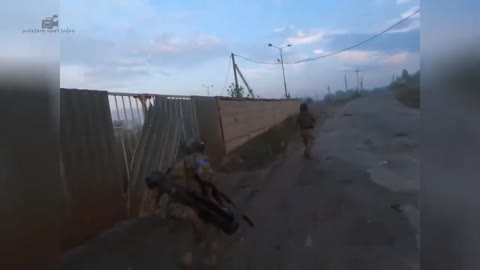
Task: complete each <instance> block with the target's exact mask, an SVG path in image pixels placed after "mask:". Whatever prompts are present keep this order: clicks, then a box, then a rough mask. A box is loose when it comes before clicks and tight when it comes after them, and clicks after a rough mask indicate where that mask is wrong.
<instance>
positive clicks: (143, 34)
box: [2, 0, 420, 98]
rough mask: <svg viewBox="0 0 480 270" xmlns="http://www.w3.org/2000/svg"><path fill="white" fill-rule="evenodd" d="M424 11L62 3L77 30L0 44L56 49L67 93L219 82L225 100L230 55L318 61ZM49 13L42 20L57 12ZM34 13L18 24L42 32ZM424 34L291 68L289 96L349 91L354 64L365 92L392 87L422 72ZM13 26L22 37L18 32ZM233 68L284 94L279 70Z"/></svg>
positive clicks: (278, 3)
mask: <svg viewBox="0 0 480 270" xmlns="http://www.w3.org/2000/svg"><path fill="white" fill-rule="evenodd" d="M19 1H24V0H19ZM46 1H50V0H46ZM419 5H420V3H419V1H418V0H362V1H358V0H324V1H318V0H304V1H301V4H300V1H293V0H263V1H258V0H257V1H254V0H223V1H222V0H204V1H200V0H197V1H193V0H184V1H167V0H135V1H133V0H132V1H128V0H103V1H100V0H95V1H93V0H68V1H67V0H65V1H60V6H58V4H57V7H58V10H59V12H58V15H59V19H58V21H59V27H60V28H61V29H66V28H68V29H71V30H73V31H74V33H61V34H58V35H43V37H42V38H41V41H40V40H36V42H37V43H39V42H41V43H42V44H41V45H35V47H33V45H31V43H27V42H24V43H21V44H13V43H12V44H10V43H4V44H3V45H2V47H3V52H6V51H7V52H9V54H10V55H12V54H15V51H16V50H18V49H19V48H23V49H24V50H27V49H28V50H29V54H30V57H31V56H35V57H45V48H46V47H47V46H51V48H52V50H51V51H50V52H49V54H51V55H50V56H51V57H52V58H58V59H59V61H60V71H59V72H60V84H61V87H64V88H78V89H91V90H108V91H115V92H134V93H140V92H143V93H154V94H168V95H174V94H175V95H207V89H206V88H205V87H203V86H202V85H213V87H212V88H210V94H211V95H225V94H226V85H228V84H230V83H232V82H234V76H233V71H232V68H231V59H230V54H231V53H235V54H237V55H240V56H244V57H247V58H250V59H254V60H257V61H264V62H275V61H277V58H279V51H278V50H277V49H275V48H273V47H268V46H267V44H269V43H272V44H274V45H277V46H283V45H287V44H291V45H292V46H291V47H288V48H285V49H284V61H285V62H286V63H288V62H292V61H296V60H301V59H304V58H308V57H316V56H321V55H323V54H327V53H330V52H334V51H337V50H340V49H343V48H345V47H348V46H350V45H353V44H355V43H358V42H361V41H363V40H364V39H367V38H369V37H371V36H372V35H375V34H377V33H379V32H381V31H383V30H384V29H386V28H387V27H389V26H391V25H392V24H394V23H396V22H397V21H399V20H401V19H402V18H404V17H406V16H408V15H409V14H411V13H413V12H414V11H415V10H417V9H419ZM39 8H41V7H39ZM24 9H25V8H24ZM24 9H22V12H23V13H25V10H24ZM45 10H46V11H45V16H44V17H48V16H51V15H53V14H51V15H50V14H49V13H47V12H48V11H47V9H45ZM32 12H33V11H32ZM27 13H28V12H27ZM36 14H37V17H38V10H37V11H36ZM25 16H26V15H25ZM33 17H34V16H30V17H29V18H28V20H27V19H25V20H23V21H22V26H21V27H20V28H23V29H26V28H40V26H41V24H40V22H38V21H39V20H40V21H41V20H42V19H44V18H38V19H36V18H33ZM17 28H18V26H17ZM419 28H420V14H417V15H416V16H415V17H413V18H412V19H410V20H408V21H406V22H404V23H403V24H401V25H399V26H398V27H396V28H395V29H393V30H392V31H390V32H389V33H386V34H384V35H382V36H381V37H379V38H377V39H375V40H373V41H371V42H369V43H366V44H364V45H362V46H360V47H357V48H355V49H353V50H350V51H346V52H343V53H340V54H337V55H334V56H331V57H327V58H323V59H320V60H317V61H312V62H307V63H302V64H296V65H285V75H286V82H287V87H288V90H289V92H291V94H292V96H297V97H305V96H311V97H316V96H320V97H321V96H323V95H324V94H325V93H326V91H327V87H328V86H330V88H331V89H332V90H337V89H344V88H345V86H344V76H345V75H346V76H347V79H348V84H349V86H350V87H355V86H356V77H355V73H354V72H353V70H354V68H356V67H358V69H359V70H360V75H361V76H362V77H363V81H364V87H365V88H374V87H380V86H384V85H386V84H388V83H389V82H390V81H391V79H392V75H393V74H401V71H402V69H407V70H408V71H409V72H411V73H413V72H416V71H417V70H418V69H419V68H420V53H419V51H420V29H419ZM13 30H15V31H16V32H15V31H13V32H15V33H16V34H17V35H18V30H19V29H13ZM13 32H12V33H13ZM34 35H36V34H29V35H26V36H29V39H32V36H34ZM40 35H42V34H40ZM46 36H48V37H46ZM25 39H27V38H25ZM17 40H18V39H17ZM29 44H30V45H29ZM28 46H31V47H28ZM40 47H41V48H42V49H38V48H40ZM236 63H237V65H238V67H239V69H240V70H241V72H242V73H243V75H244V76H245V78H246V80H247V82H248V83H249V85H250V86H251V87H252V89H253V91H254V92H255V94H256V95H259V96H260V97H265V98H280V97H282V95H283V94H284V88H283V79H282V69H281V66H280V65H261V64H257V63H252V62H249V61H246V60H244V59H242V58H239V57H237V58H236Z"/></svg>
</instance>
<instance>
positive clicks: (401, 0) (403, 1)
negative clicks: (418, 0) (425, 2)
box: [397, 0, 412, 5]
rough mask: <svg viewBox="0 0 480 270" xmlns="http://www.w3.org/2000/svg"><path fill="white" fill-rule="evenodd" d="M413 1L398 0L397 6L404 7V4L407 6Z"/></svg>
mask: <svg viewBox="0 0 480 270" xmlns="http://www.w3.org/2000/svg"><path fill="white" fill-rule="evenodd" d="M411 1H412V0H397V4H398V5H403V4H406V3H409V2H411Z"/></svg>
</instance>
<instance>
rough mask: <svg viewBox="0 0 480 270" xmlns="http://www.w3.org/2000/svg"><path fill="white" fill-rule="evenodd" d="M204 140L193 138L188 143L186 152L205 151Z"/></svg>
mask: <svg viewBox="0 0 480 270" xmlns="http://www.w3.org/2000/svg"><path fill="white" fill-rule="evenodd" d="M205 147H206V145H205V142H204V141H203V140H201V139H193V140H191V141H190V142H189V143H188V146H187V148H188V152H189V153H192V154H193V153H202V152H203V151H205Z"/></svg>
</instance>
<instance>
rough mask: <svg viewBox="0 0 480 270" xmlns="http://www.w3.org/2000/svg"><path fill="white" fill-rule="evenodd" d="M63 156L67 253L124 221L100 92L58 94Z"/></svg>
mask: <svg viewBox="0 0 480 270" xmlns="http://www.w3.org/2000/svg"><path fill="white" fill-rule="evenodd" d="M60 102H61V105H60V107H61V116H60V117H61V119H60V121H61V151H62V153H61V156H62V165H63V166H62V167H63V168H62V169H63V177H64V182H65V186H66V188H65V192H66V193H67V194H66V196H65V197H66V200H67V201H66V202H65V205H66V207H67V215H66V219H65V221H64V225H63V235H62V247H63V248H67V247H70V246H73V245H76V244H78V243H81V242H82V241H84V240H86V239H88V238H89V237H91V236H93V235H95V234H96V233H98V232H99V231H101V230H103V229H106V228H108V227H110V226H112V225H113V224H115V223H117V222H119V221H121V220H122V219H123V218H125V201H124V199H123V197H122V190H121V183H120V181H119V179H120V167H119V166H118V161H117V155H116V153H115V151H116V148H115V145H114V139H113V125H112V120H111V116H110V108H109V104H108V93H107V92H104V91H89V90H71V89H61V101H60Z"/></svg>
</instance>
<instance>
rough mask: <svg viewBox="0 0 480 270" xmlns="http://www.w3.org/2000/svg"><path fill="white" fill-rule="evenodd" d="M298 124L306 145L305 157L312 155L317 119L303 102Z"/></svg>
mask: <svg viewBox="0 0 480 270" xmlns="http://www.w3.org/2000/svg"><path fill="white" fill-rule="evenodd" d="M297 122H298V125H299V126H300V135H301V137H302V140H303V144H304V145H305V152H304V154H305V157H307V158H311V157H312V149H313V146H314V144H315V132H314V128H315V125H316V122H317V121H316V119H315V117H314V116H313V114H312V113H311V112H310V111H308V108H307V107H306V105H305V104H302V106H301V107H300V113H299V114H298V119H297Z"/></svg>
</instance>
